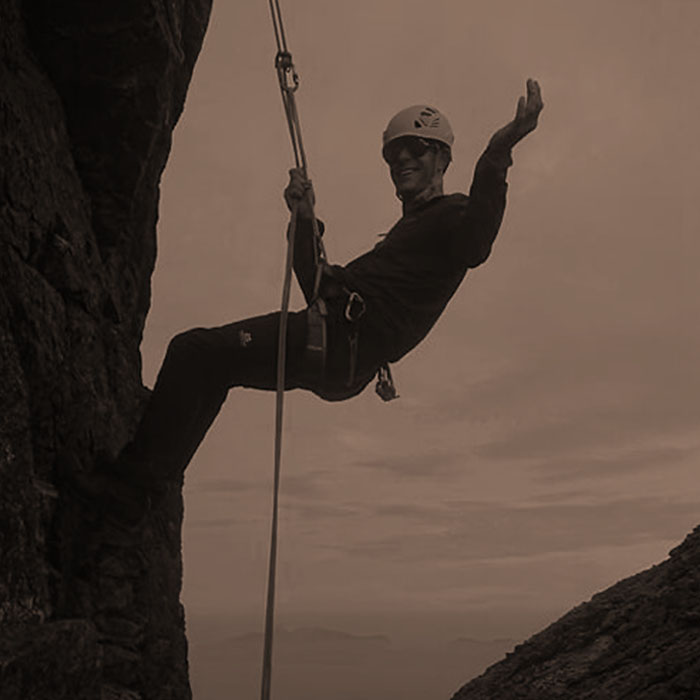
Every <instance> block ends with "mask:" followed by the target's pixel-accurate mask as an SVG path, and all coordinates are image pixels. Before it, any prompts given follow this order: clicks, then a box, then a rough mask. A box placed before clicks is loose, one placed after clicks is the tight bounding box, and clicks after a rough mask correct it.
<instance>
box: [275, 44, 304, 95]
mask: <svg viewBox="0 0 700 700" xmlns="http://www.w3.org/2000/svg"><path fill="white" fill-rule="evenodd" d="M275 68H276V69H277V77H278V79H279V82H280V87H281V88H282V89H283V90H284V91H285V92H296V91H297V88H298V87H299V75H298V74H297V72H296V69H295V68H294V62H293V61H292V54H291V53H289V51H278V52H277V56H275Z"/></svg>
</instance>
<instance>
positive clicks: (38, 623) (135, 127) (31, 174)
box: [0, 0, 211, 700]
mask: <svg viewBox="0 0 700 700" xmlns="http://www.w3.org/2000/svg"><path fill="white" fill-rule="evenodd" d="M210 5H211V0H101V1H100V2H93V1H90V2H88V1H87V0H64V1H63V2H60V3H57V2H53V1H52V0H3V1H2V2H1V3H0V625H1V628H0V688H1V689H2V691H1V694H2V698H3V700H10V699H14V698H17V699H18V700H19V699H20V698H21V700H30V699H39V698H41V699H44V698H46V700H49V699H51V700H57V699H59V698H71V699H72V700H82V699H83V698H85V699H88V698H90V699H94V698H100V697H105V698H125V699H126V698H132V699H136V698H144V699H146V698H155V699H161V698H163V699H165V698H168V699H170V698H172V699H176V698H177V699H181V698H188V697H190V691H189V684H188V678H187V662H186V641H185V636H184V617H183V612H182V608H181V606H180V603H179V592H180V585H181V559H180V527H181V520H182V501H181V495H180V493H179V492H178V493H169V494H168V495H167V497H166V498H165V501H164V503H163V504H162V506H161V507H159V508H158V509H157V511H155V512H152V513H151V514H150V515H149V518H148V521H147V522H146V523H145V525H144V526H143V527H142V528H140V531H139V532H138V533H137V535H136V536H135V538H134V537H130V538H127V539H126V540H125V539H124V537H123V535H122V534H120V533H119V532H111V531H110V530H109V528H108V527H106V526H105V525H104V524H103V523H102V522H101V521H100V517H99V513H96V512H95V510H94V509H91V508H89V507H86V506H85V504H80V503H78V502H75V501H74V500H72V499H71V497H70V496H69V495H68V494H67V493H66V489H65V488H64V485H65V484H64V483H63V482H62V477H61V476H60V475H59V472H58V470H57V464H58V463H59V462H60V461H61V459H62V458H63V456H65V455H67V454H68V455H71V458H72V461H71V462H69V464H71V465H72V466H71V468H75V469H81V470H84V471H91V470H92V469H93V468H94V465H95V463H96V460H97V458H98V455H100V454H102V455H106V456H108V457H109V456H114V455H116V454H117V453H118V452H119V451H120V449H121V448H122V447H123V445H124V444H125V443H126V442H127V441H128V439H129V438H130V436H131V434H132V432H133V430H134V427H135V425H136V424H137V422H138V420H139V417H140V412H141V410H142V406H143V402H144V398H145V397H146V394H147V392H146V390H145V389H144V388H143V386H142V384H141V376H140V375H141V360H140V354H139V344H140V340H141V335H142V331H143V325H144V320H145V317H146V313H147V311H148V306H149V302H150V276H151V272H152V270H153V265H154V261H155V252H156V238H155V226H156V219H157V212H158V196H159V180H160V175H161V173H162V171H163V168H164V166H165V163H166V160H167V156H168V153H169V149H170V143H171V134H172V130H173V128H174V126H175V123H176V121H177V119H178V117H179V115H180V113H181V111H182V108H183V104H184V99H185V93H186V90H187V86H188V84H189V80H190V78H191V75H192V70H193V67H194V63H195V60H196V57H197V55H198V52H199V50H200V47H201V44H202V40H203V37H204V32H205V29H206V26H207V22H208V18H209V12H210Z"/></svg>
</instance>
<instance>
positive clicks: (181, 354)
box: [166, 328, 224, 378]
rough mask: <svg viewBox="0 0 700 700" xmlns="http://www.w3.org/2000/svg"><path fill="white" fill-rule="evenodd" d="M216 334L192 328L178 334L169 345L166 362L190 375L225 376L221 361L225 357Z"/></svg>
mask: <svg viewBox="0 0 700 700" xmlns="http://www.w3.org/2000/svg"><path fill="white" fill-rule="evenodd" d="M217 341H219V339H218V337H217V335H216V334H215V333H212V331H211V330H209V329H207V328H192V329H190V330H188V331H184V332H183V333H178V335H176V336H175V337H174V338H173V339H172V340H171V341H170V343H169V345H168V352H167V355H166V361H167V362H168V363H170V364H172V365H177V366H179V367H181V368H182V369H183V371H186V372H188V373H189V374H196V375H203V376H204V375H206V376H210V377H212V378H214V377H215V376H216V375H217V374H223V370H224V368H223V367H221V366H220V365H221V360H222V357H223V355H224V353H223V352H222V349H221V348H220V347H219V345H220V341H219V342H217Z"/></svg>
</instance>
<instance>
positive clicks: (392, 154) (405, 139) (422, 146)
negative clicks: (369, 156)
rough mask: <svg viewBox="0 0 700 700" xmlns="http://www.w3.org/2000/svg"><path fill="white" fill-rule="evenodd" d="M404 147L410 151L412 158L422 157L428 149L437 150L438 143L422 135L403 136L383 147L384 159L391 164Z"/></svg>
mask: <svg viewBox="0 0 700 700" xmlns="http://www.w3.org/2000/svg"><path fill="white" fill-rule="evenodd" d="M404 148H405V149H406V150H407V151H408V152H409V154H410V155H411V157H412V158H420V157H421V156H423V155H425V154H426V153H427V152H428V151H436V150H437V144H436V143H435V142H434V141H429V140H428V139H422V138H421V137H420V136H401V137H399V138H398V139H394V140H393V141H389V143H387V145H386V146H384V148H383V149H382V156H383V158H384V160H385V161H386V162H387V163H389V164H390V165H391V163H393V162H394V161H395V160H396V159H397V158H398V157H399V154H400V153H401V151H403V150H404Z"/></svg>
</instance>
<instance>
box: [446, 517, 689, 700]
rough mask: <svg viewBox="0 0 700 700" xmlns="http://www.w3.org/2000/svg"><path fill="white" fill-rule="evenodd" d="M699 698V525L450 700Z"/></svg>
mask: <svg viewBox="0 0 700 700" xmlns="http://www.w3.org/2000/svg"><path fill="white" fill-rule="evenodd" d="M516 698H517V700H557V699H559V698H561V699H562V700H564V699H566V700H584V698H585V699H586V700H622V699H623V698H629V700H697V698H700V527H697V528H696V529H695V530H694V532H693V533H691V534H690V535H689V536H688V537H687V538H686V540H685V541H684V542H683V543H682V544H681V545H680V546H679V547H676V549H674V550H673V551H672V552H671V556H670V559H668V560H666V561H664V562H662V563H661V564H659V565H657V566H654V567H652V568H651V569H649V570H647V571H644V572H642V573H640V574H637V575H636V576H632V577H631V578H628V579H625V580H623V581H620V582H619V583H617V584H616V585H614V586H612V587H611V588H609V589H607V590H606V591H603V592H602V593H599V594H598V595H596V596H594V597H593V598H592V599H591V600H590V601H589V602H588V603H584V604H582V605H579V606H578V607H576V608H574V609H573V610H572V611H571V612H569V613H568V614H567V615H565V616H564V617H562V618H561V619H560V620H558V621H557V622H555V623H554V624H553V625H551V626H550V627H548V628H547V629H545V630H544V631H542V632H540V633H539V634H537V635H535V636H534V637H532V638H531V639H529V640H528V641H527V642H525V643H524V644H521V645H519V646H517V647H516V648H515V650H514V651H513V652H511V653H510V654H508V655H507V656H506V658H505V660H503V661H501V662H499V663H497V664H494V665H493V666H491V667H490V668H489V669H487V671H486V672H485V673H484V674H483V675H482V676H480V677H479V678H476V679H474V680H473V681H471V682H470V683H468V684H467V685H465V686H464V687H463V688H461V690H459V691H458V692H457V693H456V694H455V695H454V696H453V700H496V699H498V700H515V699H516Z"/></svg>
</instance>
